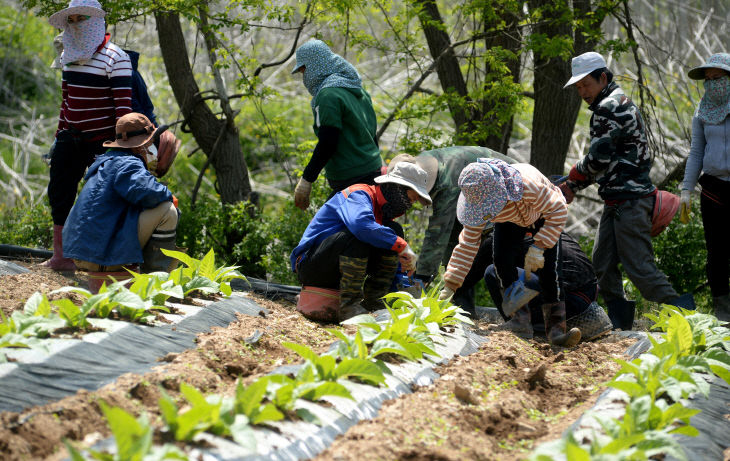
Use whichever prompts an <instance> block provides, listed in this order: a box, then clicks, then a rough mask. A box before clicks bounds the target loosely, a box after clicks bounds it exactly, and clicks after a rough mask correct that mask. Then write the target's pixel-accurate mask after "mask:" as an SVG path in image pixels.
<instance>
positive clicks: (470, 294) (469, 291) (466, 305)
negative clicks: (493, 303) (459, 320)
mask: <svg viewBox="0 0 730 461" xmlns="http://www.w3.org/2000/svg"><path fill="white" fill-rule="evenodd" d="M451 302H452V303H453V304H455V305H457V306H459V307H461V308H462V309H464V310H465V311H466V312H467V313H468V314H469V316H470V317H471V318H473V319H475V318H477V308H476V303H475V302H474V287H469V288H466V289H465V288H464V287H461V288H459V289H458V290H456V293H454V297H453V298H452V299H451Z"/></svg>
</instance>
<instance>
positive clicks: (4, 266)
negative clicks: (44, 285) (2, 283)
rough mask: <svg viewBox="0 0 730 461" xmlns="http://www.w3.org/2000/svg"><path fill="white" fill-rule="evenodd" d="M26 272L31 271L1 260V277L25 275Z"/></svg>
mask: <svg viewBox="0 0 730 461" xmlns="http://www.w3.org/2000/svg"><path fill="white" fill-rule="evenodd" d="M26 272H30V271H29V270H28V269H26V268H25V267H23V266H19V265H18V264H15V263H12V262H10V261H4V260H2V259H0V276H3V275H18V274H25V273H26Z"/></svg>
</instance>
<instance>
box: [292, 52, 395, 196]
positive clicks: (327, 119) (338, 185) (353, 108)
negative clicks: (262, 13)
mask: <svg viewBox="0 0 730 461" xmlns="http://www.w3.org/2000/svg"><path fill="white" fill-rule="evenodd" d="M292 73H302V82H303V83H304V86H305V87H306V88H307V90H308V91H309V94H311V95H312V102H311V104H312V114H313V115H314V126H313V128H314V133H315V134H316V135H317V139H318V142H317V146H316V147H315V148H314V152H313V153H312V158H311V159H310V161H309V163H308V164H307V166H306V167H305V168H304V172H303V173H302V177H301V179H300V180H299V182H298V183H297V186H296V189H295V190H294V204H295V205H296V206H297V207H298V208H301V209H302V210H306V209H307V207H309V195H310V193H311V191H312V183H313V182H314V181H315V180H316V179H317V177H318V176H319V173H320V172H321V171H322V169H324V170H325V177H326V178H327V181H328V182H329V185H330V187H331V188H332V190H333V193H334V192H338V191H341V190H343V189H345V188H346V187H348V186H351V185H353V184H371V185H372V184H374V182H373V180H374V179H375V178H376V177H378V176H380V175H381V173H382V172H381V166H382V165H383V160H382V158H381V157H380V148H379V147H378V143H377V140H376V139H375V134H376V131H377V122H376V118H375V110H374V109H373V103H372V101H371V99H370V95H369V94H368V92H367V91H365V89H363V87H362V81H361V79H360V75H359V74H358V73H357V70H355V68H354V67H353V66H352V64H350V63H349V62H347V60H345V59H344V58H343V57H342V56H339V55H337V54H335V53H333V52H332V50H330V49H329V47H328V46H327V45H326V44H325V43H324V42H323V41H321V40H310V41H308V42H307V43H305V44H303V45H302V46H300V47H299V48H298V49H297V52H296V64H295V65H294V70H293V71H292Z"/></svg>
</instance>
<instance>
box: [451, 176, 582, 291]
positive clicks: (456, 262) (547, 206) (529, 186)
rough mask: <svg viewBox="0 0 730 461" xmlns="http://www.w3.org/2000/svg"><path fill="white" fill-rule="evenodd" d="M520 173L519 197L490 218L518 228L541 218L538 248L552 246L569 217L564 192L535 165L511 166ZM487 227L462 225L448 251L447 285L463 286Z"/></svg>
mask: <svg viewBox="0 0 730 461" xmlns="http://www.w3.org/2000/svg"><path fill="white" fill-rule="evenodd" d="M512 166H513V167H514V168H516V169H517V170H518V171H519V172H520V174H521V175H522V182H523V183H524V190H523V192H522V199H521V200H519V201H517V202H507V205H505V207H504V209H503V210H502V211H501V212H499V213H498V214H497V216H495V217H494V218H493V219H492V222H495V223H502V222H511V223H514V224H517V225H518V226H521V227H528V226H531V225H532V224H534V223H535V221H537V220H538V219H540V218H545V223H544V224H543V226H542V227H541V228H540V231H539V232H537V233H536V234H535V235H534V236H533V238H534V240H535V245H537V246H538V247H540V248H552V247H553V246H555V243H557V241H558V239H559V238H560V233H561V232H562V231H563V228H564V227H565V221H566V220H567V219H568V206H567V204H566V203H565V197H564V196H563V193H562V192H561V191H560V189H558V188H557V187H556V186H555V185H553V183H551V182H550V180H549V179H548V178H546V177H545V176H543V175H542V173H540V172H539V171H538V170H537V169H536V168H535V167H533V166H532V165H528V164H525V163H519V164H515V165H512ZM485 226H486V223H485V225H484V226H479V227H471V226H464V229H462V231H461V234H459V244H458V245H456V247H455V248H454V251H453V252H452V253H451V258H450V259H449V264H448V266H447V267H446V273H445V274H444V281H445V282H446V286H448V287H450V288H452V289H456V288H458V287H460V286H461V285H462V283H463V282H464V278H465V277H466V274H468V273H469V270H470V269H471V266H472V263H473V262H474V257H475V256H476V254H477V251H478V250H479V245H480V243H481V236H482V230H483V229H484V227H485Z"/></svg>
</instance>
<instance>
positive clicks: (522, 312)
mask: <svg viewBox="0 0 730 461" xmlns="http://www.w3.org/2000/svg"><path fill="white" fill-rule="evenodd" d="M487 329H488V330H491V331H511V332H512V333H514V334H515V335H517V336H519V337H520V338H524V339H532V336H533V335H534V330H533V329H532V316H531V315H530V307H529V305H527V304H525V305H524V306H522V307H520V308H519V309H517V311H515V313H514V314H512V318H511V319H509V320H508V321H506V322H504V323H502V324H500V325H489V326H488V327H487Z"/></svg>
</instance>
